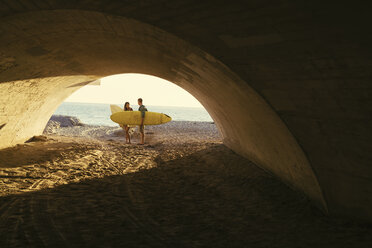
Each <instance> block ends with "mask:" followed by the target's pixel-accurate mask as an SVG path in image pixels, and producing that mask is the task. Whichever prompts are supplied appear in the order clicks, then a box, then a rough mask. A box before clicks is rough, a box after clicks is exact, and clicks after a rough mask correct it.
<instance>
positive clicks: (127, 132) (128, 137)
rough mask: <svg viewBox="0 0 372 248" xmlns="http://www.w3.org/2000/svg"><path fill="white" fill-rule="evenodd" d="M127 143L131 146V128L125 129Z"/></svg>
mask: <svg viewBox="0 0 372 248" xmlns="http://www.w3.org/2000/svg"><path fill="white" fill-rule="evenodd" d="M125 141H126V142H127V143H128V144H130V135H129V127H128V126H126V127H125Z"/></svg>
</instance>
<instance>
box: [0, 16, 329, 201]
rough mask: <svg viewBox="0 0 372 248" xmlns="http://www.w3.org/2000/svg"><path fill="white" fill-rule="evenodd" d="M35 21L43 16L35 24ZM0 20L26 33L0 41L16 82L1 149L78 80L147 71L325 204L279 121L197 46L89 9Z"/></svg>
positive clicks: (234, 142)
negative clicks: (191, 100)
mask: <svg viewBox="0 0 372 248" xmlns="http://www.w3.org/2000/svg"><path fill="white" fill-rule="evenodd" d="M66 16H68V17H69V18H68V19H67V18H65V17H66ZM20 20H27V21H25V22H24V23H22V22H21V21H20ZM30 20H34V22H30ZM42 20H49V21H48V22H47V23H43V24H42V25H40V22H41V21H42ZM90 20H105V23H106V24H107V25H108V26H109V27H110V30H107V29H105V28H104V27H103V26H98V25H97V26H93V27H94V28H91V29H88V28H87V27H86V26H84V25H82V23H86V22H89V21H90ZM4 23H5V26H6V27H9V26H12V25H18V27H22V30H25V29H26V30H28V32H27V34H23V36H22V37H19V36H20V34H18V35H17V38H16V39H14V38H12V36H9V39H4V41H6V42H7V56H8V58H10V57H12V58H13V60H14V63H16V64H17V66H14V67H12V68H9V69H8V70H6V72H4V73H3V74H2V78H1V79H2V81H5V80H6V79H7V78H11V76H12V75H13V77H15V78H13V80H16V81H12V82H3V83H2V84H1V86H0V87H1V88H2V92H4V93H5V92H6V94H5V95H2V98H3V99H4V100H5V101H4V103H5V106H6V107H5V111H4V114H5V118H4V119H3V120H2V122H3V123H6V126H5V127H4V128H3V130H2V131H1V132H0V135H1V136H0V137H1V138H2V142H1V145H2V146H3V147H5V146H9V145H13V144H15V143H18V142H22V141H24V140H25V139H27V138H29V137H30V136H31V135H34V134H36V133H40V132H41V131H42V128H43V127H44V126H45V124H46V122H47V120H48V118H49V117H50V115H51V114H52V112H53V110H54V109H55V108H56V107H57V106H58V105H59V104H60V102H61V101H62V100H63V98H64V97H66V96H67V95H68V94H70V93H71V92H72V91H73V90H74V89H77V88H78V87H80V86H81V85H82V84H81V83H83V82H90V80H93V79H96V78H99V77H103V76H108V75H111V74H117V73H125V72H140V73H146V74H152V75H156V76H160V77H162V78H165V79H167V80H170V81H173V82H174V83H176V84H178V85H179V86H181V87H183V88H184V89H186V90H188V91H189V92H190V93H192V94H193V95H194V96H195V97H196V98H197V99H198V100H199V101H200V102H201V103H202V104H203V105H204V106H205V107H206V109H207V110H208V112H209V113H210V114H211V116H212V118H213V119H214V120H215V121H216V123H217V125H218V127H219V129H220V130H221V132H222V135H223V137H224V140H225V143H226V144H227V145H228V146H230V147H231V148H232V149H234V150H235V151H237V152H239V153H241V154H243V155H245V156H247V157H249V158H250V159H252V160H253V161H255V162H256V163H258V164H259V165H261V166H262V167H263V168H265V169H267V170H269V171H271V172H272V173H274V174H276V175H278V176H279V177H281V178H282V179H283V180H284V181H285V182H287V183H288V184H289V185H292V186H294V187H295V188H297V189H300V190H302V191H304V192H305V193H306V194H307V195H308V196H309V197H310V198H312V199H313V200H314V201H315V202H316V203H317V204H318V205H319V206H321V207H323V208H325V203H324V200H323V196H322V193H321V191H320V187H319V185H318V182H317V180H316V177H315V176H314V173H313V172H312V169H311V167H310V165H309V163H308V161H307V159H306V158H305V156H304V154H303V152H302V150H301V149H300V147H299V146H298V144H297V143H296V141H295V140H294V138H293V137H292V135H291V134H290V133H289V131H288V129H287V128H286V126H285V125H284V124H283V123H282V122H281V120H280V119H279V118H278V117H277V116H276V114H275V113H274V112H273V111H272V110H271V108H270V107H269V106H268V105H267V104H266V103H265V102H264V101H263V100H262V99H261V97H259V96H258V95H257V94H256V93H255V92H254V91H253V90H252V89H251V88H250V87H249V86H248V85H247V84H246V83H245V82H243V81H242V80H241V79H239V77H237V76H236V75H235V74H234V73H232V72H231V71H230V70H229V69H228V68H227V67H225V66H224V65H222V64H221V63H220V62H218V61H217V60H216V59H214V58H213V57H211V56H209V55H207V54H205V53H204V52H202V51H201V50H199V49H197V48H195V47H192V46H191V45H189V44H187V43H186V42H183V41H182V40H179V39H178V38H176V37H174V36H172V35H169V34H167V33H165V32H162V31H161V30H158V29H155V28H154V27H151V26H148V25H144V24H141V23H139V22H135V21H131V20H128V19H125V18H118V17H116V18H113V17H108V16H104V15H102V14H100V13H95V12H83V11H50V12H38V13H29V14H23V15H16V16H14V17H11V18H6V21H5V22H4ZM15 23H17V24H15ZM41 27H42V28H41ZM56 30H59V32H57V31H56ZM83 30H84V31H83ZM20 48H21V49H20ZM17 51H18V53H20V54H17ZM24 53H26V54H24ZM30 67H31V68H30ZM28 70H29V72H28ZM35 73H37V76H36V77H35ZM74 74H76V75H74ZM83 75H85V76H83ZM30 78H32V79H30ZM15 85H17V86H15ZM74 85H77V87H74ZM3 89H4V90H3ZM15 106H17V107H16V108H15ZM242 108H243V110H242ZM4 114H3V115H4ZM10 115H12V116H13V117H12V118H9V117H7V116H10ZM5 135H6V136H7V137H10V139H7V138H6V136H5Z"/></svg>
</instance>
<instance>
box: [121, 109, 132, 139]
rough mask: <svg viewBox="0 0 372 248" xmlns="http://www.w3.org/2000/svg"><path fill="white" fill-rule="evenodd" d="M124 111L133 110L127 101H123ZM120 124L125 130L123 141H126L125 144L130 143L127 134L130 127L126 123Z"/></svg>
mask: <svg viewBox="0 0 372 248" xmlns="http://www.w3.org/2000/svg"><path fill="white" fill-rule="evenodd" d="M124 111H133V109H132V108H131V107H130V104H129V102H125V103H124ZM120 126H121V127H122V128H123V129H124V130H125V141H126V142H127V144H131V143H130V134H129V128H130V127H129V126H128V125H120Z"/></svg>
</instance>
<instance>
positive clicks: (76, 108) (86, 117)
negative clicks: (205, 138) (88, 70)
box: [53, 102, 213, 126]
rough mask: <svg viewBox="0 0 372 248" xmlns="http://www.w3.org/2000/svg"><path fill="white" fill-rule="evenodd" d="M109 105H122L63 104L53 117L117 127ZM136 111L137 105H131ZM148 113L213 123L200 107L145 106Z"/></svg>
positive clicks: (121, 104)
mask: <svg viewBox="0 0 372 248" xmlns="http://www.w3.org/2000/svg"><path fill="white" fill-rule="evenodd" d="M110 104H116V105H119V106H120V107H122V106H123V105H124V103H119V104H118V103H87V102H63V103H62V104H61V105H60V106H59V107H58V108H57V109H56V111H55V112H54V113H53V115H66V116H73V117H77V118H79V119H80V120H81V121H82V122H83V123H84V124H88V125H105V126H117V124H116V123H114V122H113V121H111V119H110V115H111V109H110ZM131 106H132V108H133V110H137V108H138V105H131ZM146 108H147V109H148V111H153V112H159V113H164V114H167V115H169V116H171V117H172V120H173V121H195V122H213V119H212V118H211V117H210V115H209V114H208V112H207V111H206V110H205V109H204V108H202V107H181V106H156V105H146Z"/></svg>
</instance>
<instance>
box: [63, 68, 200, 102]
mask: <svg viewBox="0 0 372 248" xmlns="http://www.w3.org/2000/svg"><path fill="white" fill-rule="evenodd" d="M140 97H141V98H142V99H143V104H144V105H150V106H181V107H200V108H202V107H203V106H202V105H201V104H200V103H199V102H198V100H196V99H195V98H194V97H193V96H192V95H191V94H190V93H188V92H187V91H185V90H184V89H182V88H181V87H179V86H177V85H175V84H174V83H171V82H169V81H167V80H164V79H161V78H158V77H154V76H150V75H144V74H132V73H131V74H129V73H128V74H120V75H113V76H109V77H105V78H102V79H101V84H100V85H87V86H84V87H82V88H80V89H79V90H77V91H75V92H74V93H73V94H72V95H71V96H70V97H68V98H67V99H66V100H65V102H89V103H116V104H124V102H130V104H131V105H137V99H138V98H140Z"/></svg>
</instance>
